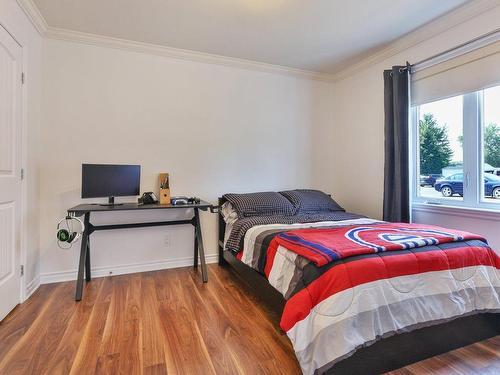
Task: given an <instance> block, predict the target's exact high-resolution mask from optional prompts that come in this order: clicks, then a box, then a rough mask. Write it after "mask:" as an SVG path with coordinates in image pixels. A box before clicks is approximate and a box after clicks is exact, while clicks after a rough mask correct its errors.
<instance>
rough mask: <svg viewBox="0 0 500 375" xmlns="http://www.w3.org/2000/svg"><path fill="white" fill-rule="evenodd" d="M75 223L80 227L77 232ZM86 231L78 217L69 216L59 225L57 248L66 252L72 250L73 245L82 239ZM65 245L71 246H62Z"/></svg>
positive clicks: (60, 221)
mask: <svg viewBox="0 0 500 375" xmlns="http://www.w3.org/2000/svg"><path fill="white" fill-rule="evenodd" d="M73 222H76V223H77V224H78V226H79V228H78V230H76V231H75V230H74V229H73ZM63 226H65V228H63ZM84 230H85V226H84V225H83V221H81V220H80V219H79V218H77V217H76V216H71V215H67V216H66V217H65V218H64V219H61V220H59V222H58V223H57V233H56V237H57V246H59V248H61V249H64V250H67V249H70V248H71V246H72V244H73V243H74V242H76V241H77V240H78V238H80V236H81V235H82V233H83V231H84ZM63 244H69V246H62V245H63Z"/></svg>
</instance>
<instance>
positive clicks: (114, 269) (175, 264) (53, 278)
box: [30, 254, 219, 290]
mask: <svg viewBox="0 0 500 375" xmlns="http://www.w3.org/2000/svg"><path fill="white" fill-rule="evenodd" d="M205 259H206V261H207V263H217V261H218V259H219V257H218V254H209V255H207V256H206V257H205ZM192 265H193V257H186V258H177V259H170V260H162V261H157V262H148V263H135V264H122V265H116V266H103V267H95V268H92V277H103V276H111V275H124V274H128V273H136V272H147V271H158V270H163V269H168V268H179V267H188V266H192ZM76 276H77V270H76V269H75V270H68V271H58V272H48V273H43V274H41V275H40V280H39V284H51V283H58V282H61V281H72V280H76ZM30 284H31V283H30ZM35 290H36V289H35Z"/></svg>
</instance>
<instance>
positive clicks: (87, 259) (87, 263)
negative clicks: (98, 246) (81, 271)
mask: <svg viewBox="0 0 500 375" xmlns="http://www.w3.org/2000/svg"><path fill="white" fill-rule="evenodd" d="M90 279H91V275H90V236H87V255H85V280H87V281H90Z"/></svg>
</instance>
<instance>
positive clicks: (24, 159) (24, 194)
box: [0, 22, 39, 303]
mask: <svg viewBox="0 0 500 375" xmlns="http://www.w3.org/2000/svg"><path fill="white" fill-rule="evenodd" d="M0 27H1V28H2V29H3V30H5V31H6V32H7V34H9V35H10V36H11V38H12V39H13V40H14V41H15V42H16V43H17V44H18V45H19V47H20V48H21V61H20V68H21V72H22V74H24V82H21V77H19V82H20V85H21V89H20V92H21V94H20V103H19V105H20V106H21V111H20V112H21V121H20V123H21V124H20V125H21V140H20V142H19V147H21V150H20V167H21V169H22V170H24V178H22V179H21V194H20V198H19V200H20V202H19V204H20V211H21V213H20V214H21V224H20V228H19V232H20V234H19V237H20V238H19V246H20V249H19V258H20V259H19V262H20V264H21V266H23V267H24V272H23V274H22V275H21V270H18V271H17V272H19V275H20V277H19V282H20V284H21V285H20V295H19V303H23V302H24V301H26V299H28V297H29V296H30V295H31V293H33V292H34V291H35V290H36V289H37V288H38V285H39V282H37V281H35V280H36V279H37V277H35V279H34V280H33V281H34V282H35V284H36V287H35V288H33V290H32V291H31V293H30V294H29V295H28V293H27V289H26V287H27V285H26V284H27V283H26V263H27V260H28V249H27V245H28V238H27V226H28V220H27V216H28V215H27V204H26V203H27V201H28V190H27V186H26V177H27V176H26V166H27V164H28V151H27V146H28V137H27V133H28V112H27V109H28V106H27V101H28V90H27V82H26V75H27V74H26V72H27V70H28V64H27V61H26V54H27V50H26V47H25V46H24V45H23V43H21V42H20V41H19V38H16V36H15V35H14V34H13V33H12V32H11V31H10V30H9V28H8V27H7V26H6V25H5V24H3V23H2V22H0ZM18 173H21V172H20V171H19V172H18Z"/></svg>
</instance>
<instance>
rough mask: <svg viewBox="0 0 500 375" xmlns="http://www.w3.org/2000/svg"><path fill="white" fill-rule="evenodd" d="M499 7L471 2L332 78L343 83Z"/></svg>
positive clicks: (488, 1)
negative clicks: (365, 70) (363, 71)
mask: <svg viewBox="0 0 500 375" xmlns="http://www.w3.org/2000/svg"><path fill="white" fill-rule="evenodd" d="M499 5H500V1H499V0H471V1H469V2H468V3H466V4H464V5H462V6H460V7H458V8H456V9H454V10H452V11H451V12H449V13H447V14H445V15H444V16H442V17H439V18H436V19H435V20H433V21H430V22H428V23H426V24H425V25H423V26H421V27H419V28H418V29H416V30H414V31H411V32H409V33H408V34H406V35H403V36H402V37H400V38H398V39H396V40H395V41H394V42H391V43H389V44H388V45H387V46H385V47H384V48H382V49H379V50H378V51H376V52H374V53H373V54H371V55H370V56H368V57H366V58H364V59H362V60H361V61H359V62H357V63H355V64H353V65H351V66H350V67H348V68H344V69H340V70H339V71H338V72H337V73H332V74H331V78H332V80H333V81H341V80H343V79H345V78H348V77H350V76H353V75H355V74H356V73H358V72H360V71H362V70H364V69H366V68H368V67H370V66H371V65H374V64H378V63H381V62H383V61H384V60H386V59H388V58H390V57H392V56H395V55H397V54H398V53H401V52H404V51H406V50H407V49H410V48H412V47H414V46H416V45H418V44H420V43H422V42H424V41H426V40H428V39H430V38H432V37H435V36H437V35H439V34H441V33H443V32H445V31H446V30H449V29H451V28H453V27H455V26H458V25H460V24H461V23H464V22H465V21H467V20H469V19H471V18H474V17H477V16H479V15H480V14H482V13H485V12H487V11H489V10H491V9H493V8H495V7H498V6H499Z"/></svg>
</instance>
